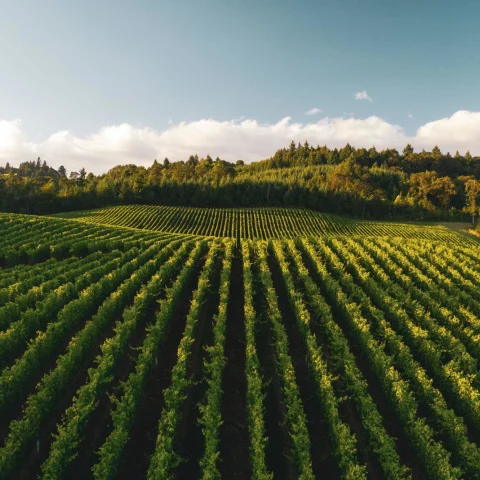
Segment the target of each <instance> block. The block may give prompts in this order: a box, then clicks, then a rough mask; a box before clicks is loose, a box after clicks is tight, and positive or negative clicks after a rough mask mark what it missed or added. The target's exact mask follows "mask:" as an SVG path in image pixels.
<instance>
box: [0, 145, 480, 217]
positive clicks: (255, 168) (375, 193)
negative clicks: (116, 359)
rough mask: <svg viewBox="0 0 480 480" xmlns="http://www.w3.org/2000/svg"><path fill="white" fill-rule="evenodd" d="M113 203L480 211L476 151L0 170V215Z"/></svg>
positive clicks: (294, 149) (306, 153)
mask: <svg viewBox="0 0 480 480" xmlns="http://www.w3.org/2000/svg"><path fill="white" fill-rule="evenodd" d="M118 204H150V205H184V206H199V207H202V206H204V207H237V206H238V207H253V206H284V207H289V206H295V207H308V208H312V209H315V210H319V211H323V212H329V213H337V214H342V215H350V216H354V217H359V218H372V219H386V218H389V219H403V220H432V219H457V220H464V219H466V218H467V216H468V218H470V219H471V220H472V222H473V223H476V222H477V220H478V216H479V210H480V157H473V156H472V155H470V153H469V152H468V151H467V152H466V153H465V154H464V155H460V154H459V152H456V153H455V155H454V156H452V155H450V153H442V152H441V150H440V149H439V148H438V147H434V148H433V149H432V151H430V152H427V151H425V150H423V151H421V152H414V150H413V148H412V146H411V145H407V146H406V147H405V148H404V149H403V151H402V152H399V151H397V150H396V149H385V150H381V151H377V150H376V149H375V148H374V147H372V148H370V149H368V150H367V149H365V148H355V147H353V146H351V145H349V144H347V145H345V146H344V147H343V148H341V149H337V148H334V149H330V148H327V147H326V146H322V147H321V146H317V147H313V146H310V145H309V144H308V142H305V143H304V144H303V145H302V144H300V143H299V144H295V142H293V141H292V142H291V144H290V145H289V146H288V147H286V148H282V149H279V150H277V151H276V152H275V154H274V155H273V156H272V157H270V158H267V159H265V160H262V161H258V162H253V163H251V164H248V165H246V164H245V163H244V162H243V161H242V160H237V161H236V162H228V161H226V160H222V159H220V158H218V157H217V158H216V159H215V160H214V159H213V158H212V157H210V156H209V155H207V156H206V157H205V158H199V157H198V155H191V156H190V157H189V158H188V160H186V161H178V162H170V161H169V160H168V158H165V159H164V160H163V162H158V161H157V160H154V161H153V164H152V165H151V166H150V167H143V166H137V165H134V164H129V165H118V166H116V167H114V168H112V169H110V170H109V171H108V172H107V173H105V174H101V175H94V174H93V173H87V172H86V170H85V169H84V168H82V169H81V170H79V171H78V172H73V171H72V172H70V173H68V172H67V170H66V169H65V167H63V166H61V167H59V168H58V169H57V170H56V169H54V168H52V167H51V166H49V165H48V164H47V162H46V161H43V162H42V160H41V159H40V158H38V159H37V160H36V161H27V162H23V163H21V164H20V166H19V167H12V166H11V165H9V164H8V163H7V164H6V165H5V166H4V167H0V211H5V212H14V213H31V214H48V213H56V212H61V211H70V210H84V209H90V208H97V207H103V206H106V205H118Z"/></svg>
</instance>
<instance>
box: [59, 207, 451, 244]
mask: <svg viewBox="0 0 480 480" xmlns="http://www.w3.org/2000/svg"><path fill="white" fill-rule="evenodd" d="M56 216H57V217H63V218H68V219H72V220H79V221H81V222H89V223H96V224H100V225H114V226H122V227H131V228H139V229H145V230H153V231H160V232H169V233H179V234H191V235H203V236H212V237H232V238H249V239H252V240H254V239H262V240H268V239H269V238H293V237H305V236H321V235H374V236H389V237H396V236H399V237H405V238H424V239H426V240H450V241H455V240H456V239H457V238H458V237H456V236H452V235H451V233H450V232H449V231H448V230H447V229H446V228H442V227H428V226H426V227H420V226H416V225H405V224H399V223H388V222H369V221H362V220H353V219H349V218H345V217H337V216H335V215H328V214H325V213H320V212H316V211H313V210H305V209H292V208H246V209H241V208H235V209H234V208H230V209H222V208H194V207H155V206H148V205H127V206H120V207H108V208H102V209H99V210H89V211H84V212H69V213H61V214H57V215H56Z"/></svg>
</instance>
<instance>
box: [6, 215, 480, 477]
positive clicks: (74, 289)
mask: <svg viewBox="0 0 480 480" xmlns="http://www.w3.org/2000/svg"><path fill="white" fill-rule="evenodd" d="M0 232H1V236H0V266H1V268H0V328H1V331H0V362H1V372H0V436H1V444H0V478H1V479H11V478H15V479H17V478H18V479H29V478H37V476H38V477H40V478H44V479H58V478H66V479H67V478H68V479H85V478H94V479H114V478H125V479H137V478H138V479H141V478H148V479H152V480H153V479H166V478H178V479H186V478H187V479H189V478H192V479H194V478H202V479H215V478H225V479H235V478H239V479H240V478H245V479H248V478H255V479H270V478H275V479H277V478H278V479H293V478H301V479H313V478H328V479H332V478H333V479H334V478H344V479H362V478H374V479H383V478H388V479H407V478H421V479H423V478H430V479H454V478H465V479H475V478H480V377H479V362H480V341H479V340H480V299H479V295H478V292H479V289H480V263H479V258H480V244H479V243H478V242H475V241H472V240H469V239H467V238H465V237H463V236H462V235H460V234H457V233H455V232H453V231H449V230H448V229H446V228H442V227H419V226H413V225H402V224H395V223H386V222H384V223H381V222H362V221H355V220H351V219H345V218H342V217H335V216H330V215H325V214H320V213H318V212H311V211H307V210H300V209H292V210H288V209H250V210H249V209H243V210H242V209H238V210H237V209H194V208H185V207H146V206H145V207H144V206H127V207H111V208H105V209H101V210H92V211H83V212H72V213H68V214H62V215H58V216H56V217H34V216H28V215H14V214H0Z"/></svg>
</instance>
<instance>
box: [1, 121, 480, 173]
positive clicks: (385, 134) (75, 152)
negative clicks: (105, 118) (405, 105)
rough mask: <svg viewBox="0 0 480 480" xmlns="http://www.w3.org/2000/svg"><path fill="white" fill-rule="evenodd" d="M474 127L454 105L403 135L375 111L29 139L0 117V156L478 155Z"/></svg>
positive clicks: (148, 159)
mask: <svg viewBox="0 0 480 480" xmlns="http://www.w3.org/2000/svg"><path fill="white" fill-rule="evenodd" d="M479 131H480V112H469V111H458V112H456V113H455V114H453V115H452V116H451V117H448V118H442V119H439V120H436V121H433V122H429V123H426V124H424V125H422V126H420V127H419V128H418V130H417V132H416V134H415V135H413V136H409V135H407V134H406V133H405V131H404V129H403V128H402V127H401V126H399V125H394V124H391V123H388V122H386V121H385V120H383V119H381V118H379V117H376V116H371V117H368V118H363V119H360V118H354V117H345V116H344V117H338V118H328V117H327V118H322V119H320V120H318V121H317V122H310V123H294V122H292V119H291V118H290V117H285V118H283V119H281V120H279V121H278V122H276V123H271V124H264V123H260V122H258V121H257V120H254V119H243V120H230V121H217V120H213V119H203V120H197V121H193V122H181V123H176V124H174V125H171V126H169V127H168V128H166V129H164V130H154V129H152V128H148V127H136V126H133V125H130V124H128V123H124V124H120V125H112V126H107V127H104V128H102V129H101V130H99V131H98V132H95V133H92V134H91V135H87V136H77V135H75V134H74V133H72V132H69V131H67V130H64V131H59V132H57V133H54V134H52V135H50V136H49V137H48V138H45V139H43V140H37V139H35V141H32V140H31V139H29V138H28V137H27V136H26V134H25V133H24V131H23V126H22V123H21V122H20V121H19V120H13V121H6V120H3V121H2V120H0V164H2V165H3V164H5V163H6V162H10V163H11V164H13V165H18V164H19V163H20V162H22V161H25V160H35V159H36V158H37V157H41V158H42V159H45V160H47V162H48V163H49V164H51V165H53V166H54V167H59V166H60V165H62V164H63V165H64V166H65V167H66V168H67V170H69V171H72V170H74V171H78V169H80V168H82V167H85V169H86V170H87V171H92V172H94V173H102V172H105V171H107V170H108V169H109V168H111V167H113V166H115V165H119V164H128V163H135V164H137V165H144V166H149V165H151V164H152V162H153V160H154V159H155V158H156V159H157V160H158V159H163V158H165V157H168V158H169V159H170V160H171V161H176V160H186V159H187V158H188V156H189V155H191V154H192V153H198V155H200V156H206V155H207V154H210V155H212V156H217V155H218V156H219V157H220V158H224V159H225V160H230V161H235V160H238V159H242V160H245V161H246V162H251V161H253V160H260V159H262V158H266V157H269V156H270V155H272V154H273V153H274V152H275V150H277V149H278V148H282V147H285V146H286V145H288V144H289V143H290V142H291V141H292V140H294V141H295V142H301V143H303V142H304V141H305V140H307V141H308V143H310V145H327V146H328V147H331V148H334V147H337V148H338V147H343V146H344V145H345V144H346V143H347V142H349V143H350V144H351V145H354V146H355V147H357V148H360V147H365V148H370V147H371V146H375V147H376V148H377V149H383V148H397V149H399V150H401V149H403V147H404V146H405V145H406V144H407V143H410V144H411V145H413V147H414V148H415V149H416V150H421V149H422V148H425V149H427V150H430V149H432V148H433V146H434V145H438V146H439V148H440V149H441V150H442V151H443V152H447V151H450V152H455V151H456V150H458V151H460V152H465V151H466V150H470V152H471V153H472V155H480V136H479V135H478V132H479Z"/></svg>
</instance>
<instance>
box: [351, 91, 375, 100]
mask: <svg viewBox="0 0 480 480" xmlns="http://www.w3.org/2000/svg"><path fill="white" fill-rule="evenodd" d="M355 100H368V101H369V102H373V98H371V97H370V96H369V95H368V93H367V91H366V90H363V91H362V92H357V93H356V94H355Z"/></svg>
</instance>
